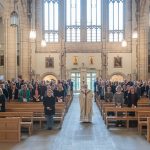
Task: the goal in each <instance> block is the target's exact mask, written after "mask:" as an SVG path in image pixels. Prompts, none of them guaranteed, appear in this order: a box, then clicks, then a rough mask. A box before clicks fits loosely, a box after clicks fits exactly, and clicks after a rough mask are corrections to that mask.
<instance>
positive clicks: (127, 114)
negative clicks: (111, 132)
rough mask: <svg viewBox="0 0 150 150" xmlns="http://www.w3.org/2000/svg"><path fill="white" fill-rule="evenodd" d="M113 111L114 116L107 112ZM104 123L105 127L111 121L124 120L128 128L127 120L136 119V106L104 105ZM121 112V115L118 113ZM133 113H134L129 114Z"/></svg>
mask: <svg viewBox="0 0 150 150" xmlns="http://www.w3.org/2000/svg"><path fill="white" fill-rule="evenodd" d="M112 112H113V113H114V116H109V115H108V114H109V113H112ZM105 113H106V115H105V123H106V126H107V128H109V125H110V124H111V122H112V121H125V122H126V126H127V129H128V128H129V121H131V120H137V112H136V108H128V107H124V108H117V107H106V109H105ZM120 114H121V115H120ZM131 114H134V115H131Z"/></svg>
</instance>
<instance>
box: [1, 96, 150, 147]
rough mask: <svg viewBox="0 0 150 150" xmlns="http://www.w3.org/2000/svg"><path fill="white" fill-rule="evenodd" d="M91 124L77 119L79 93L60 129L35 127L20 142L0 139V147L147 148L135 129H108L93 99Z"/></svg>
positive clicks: (146, 143)
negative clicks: (4, 141) (1, 140)
mask: <svg viewBox="0 0 150 150" xmlns="http://www.w3.org/2000/svg"><path fill="white" fill-rule="evenodd" d="M93 107H94V109H93V110H94V114H93V123H92V124H88V123H86V124H83V123H80V122H79V102H78V95H75V96H74V100H73V102H72V105H71V107H70V109H69V111H68V113H67V115H66V117H65V120H64V123H63V127H62V129H61V130H56V129H55V130H53V131H47V130H44V129H42V130H37V129H36V130H35V131H34V133H33V135H32V136H31V137H28V136H27V135H23V136H22V140H21V142H20V143H0V150H150V144H149V143H148V142H147V141H146V139H145V138H144V136H139V135H138V134H137V131H136V130H133V129H130V130H126V129H113V130H107V129H106V127H105V125H104V122H103V120H102V118H101V116H100V113H99V110H98V108H97V106H96V103H95V102H93Z"/></svg>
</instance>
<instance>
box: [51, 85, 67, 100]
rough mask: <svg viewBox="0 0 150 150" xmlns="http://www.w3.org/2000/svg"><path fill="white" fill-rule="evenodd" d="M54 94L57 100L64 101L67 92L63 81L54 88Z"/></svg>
mask: <svg viewBox="0 0 150 150" xmlns="http://www.w3.org/2000/svg"><path fill="white" fill-rule="evenodd" d="M54 96H55V98H56V102H64V96H65V92H64V88H63V85H62V83H58V87H57V89H56V90H54Z"/></svg>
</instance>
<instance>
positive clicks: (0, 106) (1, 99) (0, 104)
mask: <svg viewBox="0 0 150 150" xmlns="http://www.w3.org/2000/svg"><path fill="white" fill-rule="evenodd" d="M0 112H5V95H4V94H3V90H2V89H1V88H0Z"/></svg>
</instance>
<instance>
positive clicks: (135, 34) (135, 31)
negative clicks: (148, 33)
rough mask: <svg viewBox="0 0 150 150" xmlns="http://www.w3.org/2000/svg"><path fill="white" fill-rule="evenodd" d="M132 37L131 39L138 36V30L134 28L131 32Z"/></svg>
mask: <svg viewBox="0 0 150 150" xmlns="http://www.w3.org/2000/svg"><path fill="white" fill-rule="evenodd" d="M132 38H133V39H137V38H138V32H137V30H134V31H133V33H132Z"/></svg>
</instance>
